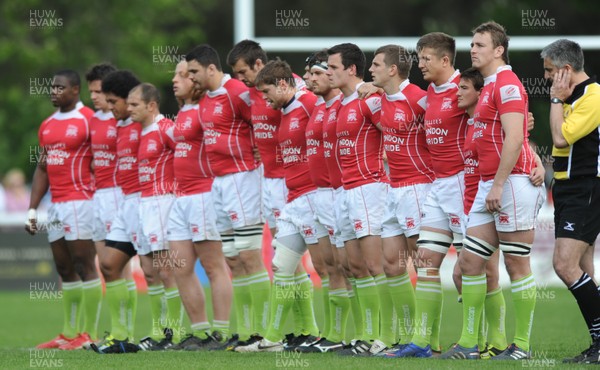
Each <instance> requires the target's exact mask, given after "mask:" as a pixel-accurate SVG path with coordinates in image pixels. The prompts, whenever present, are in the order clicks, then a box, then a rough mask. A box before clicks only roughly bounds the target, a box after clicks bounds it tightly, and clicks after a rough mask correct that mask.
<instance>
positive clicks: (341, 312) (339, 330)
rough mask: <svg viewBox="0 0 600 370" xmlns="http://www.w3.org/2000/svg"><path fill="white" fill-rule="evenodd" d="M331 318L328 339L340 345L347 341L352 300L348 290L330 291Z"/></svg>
mask: <svg viewBox="0 0 600 370" xmlns="http://www.w3.org/2000/svg"><path fill="white" fill-rule="evenodd" d="M329 301H330V304H329V316H330V322H331V326H330V329H329V334H328V335H327V337H326V338H327V339H328V340H330V341H332V342H335V343H339V342H341V341H343V340H346V323H347V322H348V314H349V313H350V298H349V297H348V291H347V290H346V288H341V289H333V290H330V291H329Z"/></svg>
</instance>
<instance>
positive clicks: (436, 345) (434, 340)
mask: <svg viewBox="0 0 600 370" xmlns="http://www.w3.org/2000/svg"><path fill="white" fill-rule="evenodd" d="M443 312H444V295H443V294H442V300H441V301H440V315H439V316H438V317H437V318H436V319H435V321H434V322H433V326H432V327H431V336H430V337H429V343H430V344H431V350H432V351H437V352H440V351H441V350H442V346H441V345H440V333H441V332H442V315H443Z"/></svg>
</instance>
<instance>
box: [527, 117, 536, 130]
mask: <svg viewBox="0 0 600 370" xmlns="http://www.w3.org/2000/svg"><path fill="white" fill-rule="evenodd" d="M534 127H535V118H534V117H533V113H531V112H527V132H529V131H531V130H533V128H534Z"/></svg>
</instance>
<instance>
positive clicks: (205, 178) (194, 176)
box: [173, 104, 213, 196]
mask: <svg viewBox="0 0 600 370" xmlns="http://www.w3.org/2000/svg"><path fill="white" fill-rule="evenodd" d="M173 136H174V138H175V143H176V145H175V153H174V156H173V157H174V158H173V171H174V175H175V182H176V184H177V186H176V195H177V196H182V195H192V194H200V193H206V192H208V191H210V189H211V187H212V183H213V174H212V171H211V169H210V165H209V163H208V157H207V155H206V150H205V147H204V132H203V131H202V126H201V125H200V121H198V104H186V105H184V106H183V107H181V109H180V110H179V113H178V114H177V118H176V119H175V127H174V129H173Z"/></svg>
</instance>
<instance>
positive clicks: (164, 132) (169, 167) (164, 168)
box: [138, 114, 177, 197]
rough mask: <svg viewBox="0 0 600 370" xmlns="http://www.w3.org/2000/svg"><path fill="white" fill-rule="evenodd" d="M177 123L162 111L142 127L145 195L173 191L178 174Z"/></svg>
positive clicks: (141, 168) (140, 155) (141, 165)
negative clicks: (175, 153)
mask: <svg viewBox="0 0 600 370" xmlns="http://www.w3.org/2000/svg"><path fill="white" fill-rule="evenodd" d="M173 129H174V123H173V121H171V120H170V119H168V118H165V117H164V116H163V115H162V114H159V115H158V116H156V118H155V119H154V122H153V123H152V124H151V125H150V126H148V127H144V128H143V129H142V134H141V138H140V147H139V150H138V163H139V168H138V171H139V176H140V177H139V179H140V189H141V191H142V197H151V196H154V195H163V194H173V193H175V192H176V191H177V189H175V177H174V171H173V150H174V149H175V145H176V144H175V140H174V138H173Z"/></svg>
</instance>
